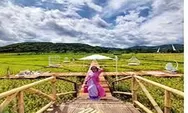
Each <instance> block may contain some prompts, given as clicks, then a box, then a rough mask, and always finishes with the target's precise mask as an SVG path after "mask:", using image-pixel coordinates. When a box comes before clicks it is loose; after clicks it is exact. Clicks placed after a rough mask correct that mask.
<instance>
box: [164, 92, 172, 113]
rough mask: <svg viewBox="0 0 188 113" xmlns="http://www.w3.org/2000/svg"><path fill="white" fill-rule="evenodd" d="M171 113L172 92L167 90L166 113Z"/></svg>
mask: <svg viewBox="0 0 188 113" xmlns="http://www.w3.org/2000/svg"><path fill="white" fill-rule="evenodd" d="M170 111H171V100H170V92H169V91H167V90H165V99H164V113H171V112H170Z"/></svg>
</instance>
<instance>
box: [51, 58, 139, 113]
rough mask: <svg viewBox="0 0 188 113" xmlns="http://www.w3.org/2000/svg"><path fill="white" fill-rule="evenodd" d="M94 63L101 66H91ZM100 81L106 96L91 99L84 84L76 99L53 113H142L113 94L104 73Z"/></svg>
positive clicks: (63, 104)
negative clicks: (84, 90)
mask: <svg viewBox="0 0 188 113" xmlns="http://www.w3.org/2000/svg"><path fill="white" fill-rule="evenodd" d="M93 65H95V66H97V67H99V65H98V63H97V62H92V63H91V65H90V67H91V66H93ZM89 69H90V68H89ZM99 81H100V84H101V85H102V86H103V88H104V89H105V92H106V97H103V98H101V99H100V100H90V99H89V97H88V94H87V93H83V85H82V87H81V89H80V91H79V94H78V97H77V98H76V99H74V100H72V101H70V102H67V103H62V104H61V105H60V107H59V108H56V109H54V110H53V111H52V112H51V113H55V112H58V113H140V112H139V111H138V110H137V109H136V108H135V107H134V106H133V105H132V104H131V103H124V102H123V101H121V100H119V99H117V98H115V97H113V96H112V95H111V92H110V88H109V86H108V83H107V81H106V80H105V78H104V76H103V74H101V75H100V77H99Z"/></svg>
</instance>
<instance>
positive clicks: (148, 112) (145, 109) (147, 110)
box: [134, 101, 153, 113]
mask: <svg viewBox="0 0 188 113" xmlns="http://www.w3.org/2000/svg"><path fill="white" fill-rule="evenodd" d="M134 103H135V104H136V105H138V106H139V107H140V108H142V109H143V110H144V111H145V112H146V113H153V112H152V111H151V110H150V109H148V108H147V107H145V106H144V105H143V104H141V103H140V102H138V101H134Z"/></svg>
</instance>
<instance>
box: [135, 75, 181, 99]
mask: <svg viewBox="0 0 188 113" xmlns="http://www.w3.org/2000/svg"><path fill="white" fill-rule="evenodd" d="M135 77H136V78H137V79H140V80H143V81H145V82H147V83H150V84H152V85H155V86H158V87H160V88H163V89H165V90H167V91H170V92H173V93H175V94H177V95H180V96H182V97H184V92H182V91H179V90H177V89H173V88H171V87H168V86H165V85H162V84H159V83H157V82H154V81H151V80H148V79H146V78H143V77H140V76H135Z"/></svg>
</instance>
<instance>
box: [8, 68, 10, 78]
mask: <svg viewBox="0 0 188 113" xmlns="http://www.w3.org/2000/svg"><path fill="white" fill-rule="evenodd" d="M7 77H8V78H9V77H10V68H9V67H8V68H7Z"/></svg>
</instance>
